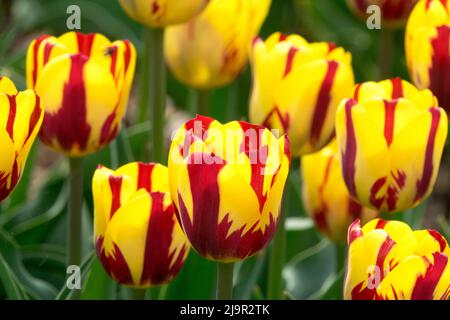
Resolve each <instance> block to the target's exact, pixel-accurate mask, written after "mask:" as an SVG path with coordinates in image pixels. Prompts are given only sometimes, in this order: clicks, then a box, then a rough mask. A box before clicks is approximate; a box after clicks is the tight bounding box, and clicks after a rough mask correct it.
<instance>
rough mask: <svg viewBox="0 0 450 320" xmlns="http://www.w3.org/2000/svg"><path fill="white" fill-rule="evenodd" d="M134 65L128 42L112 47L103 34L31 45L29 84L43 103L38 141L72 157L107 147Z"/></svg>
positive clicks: (77, 35)
mask: <svg viewBox="0 0 450 320" xmlns="http://www.w3.org/2000/svg"><path fill="white" fill-rule="evenodd" d="M135 62H136V52H135V49H134V46H133V45H132V44H131V43H130V42H129V41H127V40H124V41H115V42H112V43H111V42H110V41H109V40H108V39H107V38H105V37H104V36H103V35H101V34H82V33H78V32H68V33H65V34H63V35H62V36H60V37H59V38H55V37H52V36H48V35H43V36H41V37H39V38H38V39H36V40H34V41H33V42H32V43H31V44H30V46H29V49H28V53H27V82H28V87H29V88H33V89H35V90H36V92H37V94H38V95H39V96H40V97H41V98H42V100H43V102H44V110H45V118H44V124H43V126H42V130H41V132H40V137H41V139H42V141H43V142H44V143H45V144H46V145H48V146H50V147H51V148H52V149H54V150H56V151H58V152H61V153H64V154H65V155H68V156H71V157H79V156H84V155H86V154H89V153H92V152H94V151H97V150H99V149H101V148H102V147H104V146H105V145H107V144H108V143H109V142H110V141H111V140H112V139H114V137H115V136H116V134H117V132H118V130H119V129H120V125H121V120H122V117H123V115H124V114H125V110H126V105H127V102H128V96H129V93H130V89H131V84H132V81H133V76H134V68H135Z"/></svg>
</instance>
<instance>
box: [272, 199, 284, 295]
mask: <svg viewBox="0 0 450 320" xmlns="http://www.w3.org/2000/svg"><path fill="white" fill-rule="evenodd" d="M286 204H287V201H286V196H285V197H284V201H283V204H282V207H281V210H280V221H279V222H278V229H277V231H276V234H275V236H274V238H273V242H272V248H271V250H270V260H269V283H268V288H267V298H268V299H269V300H281V299H283V287H284V284H283V266H284V262H285V260H286V226H285V223H286Z"/></svg>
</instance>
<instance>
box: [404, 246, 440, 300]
mask: <svg viewBox="0 0 450 320" xmlns="http://www.w3.org/2000/svg"><path fill="white" fill-rule="evenodd" d="M422 258H423V259H424V261H425V262H426V263H427V264H428V266H427V269H426V271H425V274H423V275H420V276H419V277H417V280H416V283H415V284H414V288H413V291H412V294H411V300H434V299H443V300H447V299H448V292H447V293H446V296H445V295H444V296H443V297H436V296H435V295H434V291H435V289H436V287H437V285H438V283H439V280H440V279H441V276H442V274H443V273H444V271H445V268H446V267H447V263H448V257H447V256H446V255H445V254H442V253H440V252H435V253H433V258H434V262H433V263H431V262H430V261H429V260H428V259H427V258H426V257H422Z"/></svg>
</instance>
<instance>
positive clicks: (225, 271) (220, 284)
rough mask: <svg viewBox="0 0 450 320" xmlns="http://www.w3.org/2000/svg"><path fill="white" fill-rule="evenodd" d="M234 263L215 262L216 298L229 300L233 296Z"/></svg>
mask: <svg viewBox="0 0 450 320" xmlns="http://www.w3.org/2000/svg"><path fill="white" fill-rule="evenodd" d="M233 269H234V263H226V262H217V300H231V299H232V297H233Z"/></svg>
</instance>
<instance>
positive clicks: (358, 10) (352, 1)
mask: <svg viewBox="0 0 450 320" xmlns="http://www.w3.org/2000/svg"><path fill="white" fill-rule="evenodd" d="M417 1H418V0H347V4H348V6H349V7H350V9H352V11H353V12H354V13H355V14H356V15H357V16H359V17H361V18H362V19H367V18H368V17H369V15H370V12H367V8H369V6H372V5H377V6H378V7H379V8H380V9H381V19H382V22H383V23H384V25H383V27H384V26H387V27H401V26H403V25H404V24H405V21H406V19H407V18H408V15H409V13H410V12H411V10H412V9H413V7H414V5H415V4H416V2H417Z"/></svg>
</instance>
